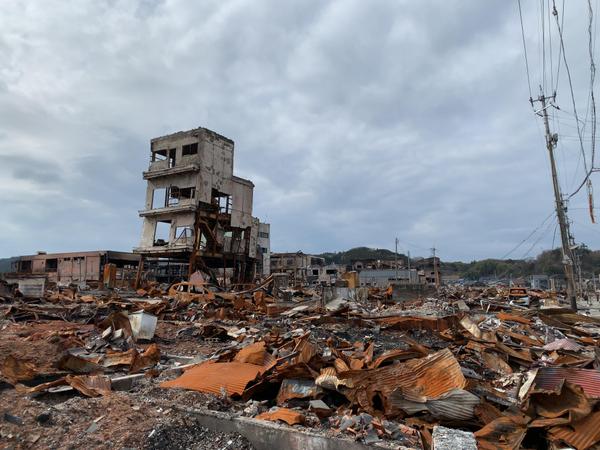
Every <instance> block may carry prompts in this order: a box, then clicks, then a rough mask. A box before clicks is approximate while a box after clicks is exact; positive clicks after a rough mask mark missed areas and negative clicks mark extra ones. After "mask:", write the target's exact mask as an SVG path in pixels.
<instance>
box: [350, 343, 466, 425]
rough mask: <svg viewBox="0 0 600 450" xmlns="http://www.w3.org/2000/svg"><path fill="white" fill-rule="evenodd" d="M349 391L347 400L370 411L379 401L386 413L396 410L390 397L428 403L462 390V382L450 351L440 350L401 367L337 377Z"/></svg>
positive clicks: (352, 372) (393, 366)
mask: <svg viewBox="0 0 600 450" xmlns="http://www.w3.org/2000/svg"><path fill="white" fill-rule="evenodd" d="M340 377H341V378H343V380H344V381H350V383H348V385H350V386H352V387H353V389H352V390H351V391H349V392H348V393H345V395H346V396H348V397H349V398H350V400H354V401H357V402H358V403H359V404H360V405H361V406H363V407H365V408H369V409H371V410H373V409H375V408H376V405H374V399H375V398H379V399H380V401H381V403H382V404H383V407H384V410H385V411H386V412H389V413H392V412H393V411H395V410H396V408H395V407H394V405H393V401H390V394H391V393H392V392H393V391H397V393H396V397H397V396H398V395H401V396H402V397H404V398H408V397H410V398H411V399H413V398H422V399H425V400H432V399H436V398H438V397H441V396H443V395H444V394H446V393H448V392H450V391H452V390H454V389H463V388H464V387H465V385H466V380H465V378H464V376H463V374H462V371H461V369H460V365H459V364H458V361H457V360H456V358H455V357H454V356H453V355H452V353H451V352H450V350H448V349H444V350H441V351H439V352H436V353H432V354H431V355H429V356H426V357H424V358H419V359H412V360H409V361H407V362H406V363H403V364H393V365H391V366H386V367H382V368H379V369H370V370H362V371H350V372H347V373H344V374H341V375H340Z"/></svg>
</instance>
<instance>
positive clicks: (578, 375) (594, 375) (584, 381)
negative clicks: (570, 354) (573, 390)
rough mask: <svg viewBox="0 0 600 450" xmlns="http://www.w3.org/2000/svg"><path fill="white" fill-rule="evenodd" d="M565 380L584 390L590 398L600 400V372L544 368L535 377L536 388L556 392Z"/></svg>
mask: <svg viewBox="0 0 600 450" xmlns="http://www.w3.org/2000/svg"><path fill="white" fill-rule="evenodd" d="M563 380H566V381H568V382H570V383H573V384H577V385H579V386H581V387H582V388H583V391H584V392H585V394H586V395H587V396H588V397H590V398H600V371H598V370H593V369H578V368H576V367H542V368H540V369H539V370H538V373H537V375H536V377H535V381H534V383H535V388H536V389H542V390H548V391H551V390H554V389H555V388H556V387H557V386H558V385H559V384H560V383H562V381H563Z"/></svg>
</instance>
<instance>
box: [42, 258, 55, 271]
mask: <svg viewBox="0 0 600 450" xmlns="http://www.w3.org/2000/svg"><path fill="white" fill-rule="evenodd" d="M57 270H58V258H48V259H46V261H45V263H44V272H56V271H57Z"/></svg>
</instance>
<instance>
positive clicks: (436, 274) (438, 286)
mask: <svg viewBox="0 0 600 450" xmlns="http://www.w3.org/2000/svg"><path fill="white" fill-rule="evenodd" d="M435 251H436V248H435V247H432V248H431V252H432V253H433V276H434V277H435V288H436V289H439V288H440V276H439V273H438V266H437V260H436V259H435Z"/></svg>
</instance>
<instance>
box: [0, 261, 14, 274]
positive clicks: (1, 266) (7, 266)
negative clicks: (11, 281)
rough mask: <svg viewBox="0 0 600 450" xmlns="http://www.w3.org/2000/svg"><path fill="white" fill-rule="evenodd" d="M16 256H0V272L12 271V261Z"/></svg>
mask: <svg viewBox="0 0 600 450" xmlns="http://www.w3.org/2000/svg"><path fill="white" fill-rule="evenodd" d="M16 259H17V258H0V273H6V272H11V271H12V268H11V266H12V262H13V261H15V260H16Z"/></svg>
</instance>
